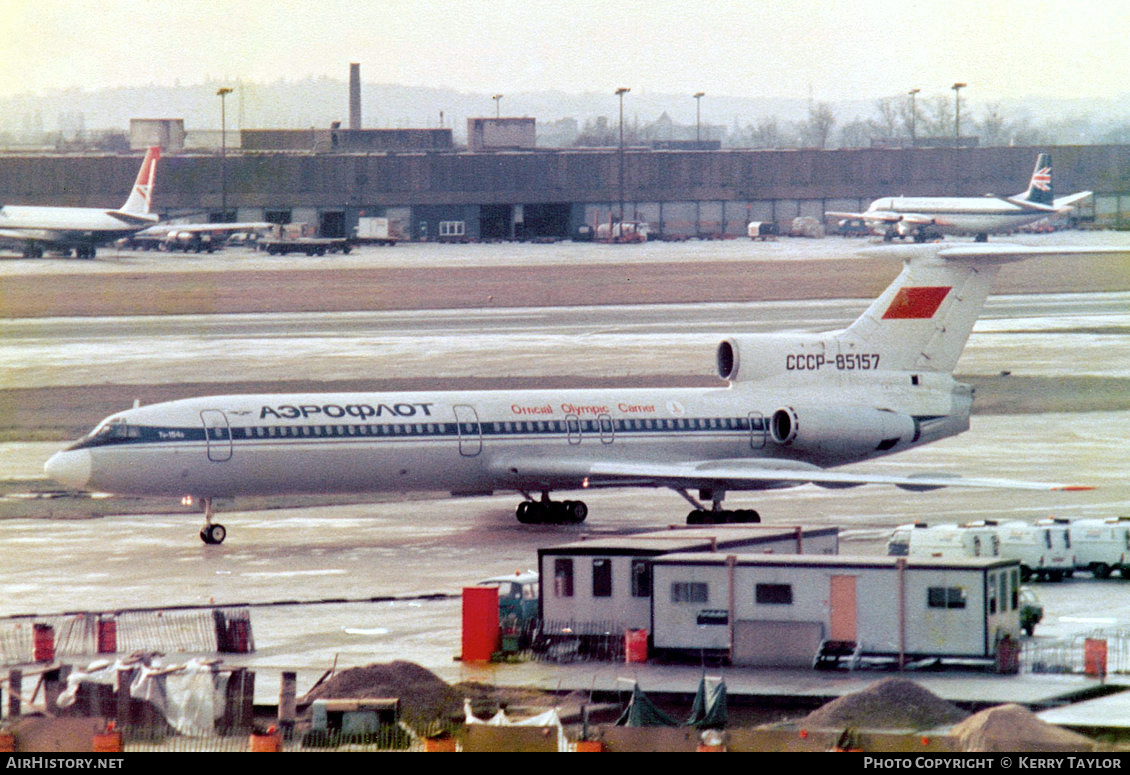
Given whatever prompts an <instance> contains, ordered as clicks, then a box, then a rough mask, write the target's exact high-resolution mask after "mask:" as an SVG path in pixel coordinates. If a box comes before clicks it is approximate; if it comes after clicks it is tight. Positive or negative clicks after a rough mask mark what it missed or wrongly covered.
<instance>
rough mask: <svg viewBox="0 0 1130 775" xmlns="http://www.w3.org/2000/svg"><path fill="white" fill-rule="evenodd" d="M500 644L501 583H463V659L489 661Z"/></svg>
mask: <svg viewBox="0 0 1130 775" xmlns="http://www.w3.org/2000/svg"><path fill="white" fill-rule="evenodd" d="M498 646H499V628H498V587H464V588H463V661H464V662H489V661H490V658H491V655H492V654H494V652H496V651H498Z"/></svg>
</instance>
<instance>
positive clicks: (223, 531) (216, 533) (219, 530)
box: [200, 523, 228, 546]
mask: <svg viewBox="0 0 1130 775" xmlns="http://www.w3.org/2000/svg"><path fill="white" fill-rule="evenodd" d="M227 537H228V531H227V528H225V527H224V526H223V525H221V524H219V523H214V524H211V525H205V526H204V527H202V528H200V540H201V541H203V542H204V543H206V544H208V545H209V546H215V545H218V544H222V543H223V542H224V539H225V538H227Z"/></svg>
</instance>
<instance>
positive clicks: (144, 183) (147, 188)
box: [119, 145, 161, 215]
mask: <svg viewBox="0 0 1130 775" xmlns="http://www.w3.org/2000/svg"><path fill="white" fill-rule="evenodd" d="M160 158H161V148H160V147H159V146H156V145H154V146H152V147H150V148H149V151H148V152H147V153H146V154H145V160H144V161H142V162H141V169H139V170H138V171H137V180H136V181H135V182H134V184H133V190H132V191H130V194H129V198H128V199H126V202H125V204H123V205H122V208H121V210H120V211H119V212H121V213H125V214H128V215H148V214H149V211H150V206H151V205H152V203H153V183H154V181H155V180H156V179H157V160H158V159H160Z"/></svg>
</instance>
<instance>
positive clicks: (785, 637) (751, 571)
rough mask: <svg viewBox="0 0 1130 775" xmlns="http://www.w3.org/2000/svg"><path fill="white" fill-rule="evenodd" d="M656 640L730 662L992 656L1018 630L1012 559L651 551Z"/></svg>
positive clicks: (659, 648) (656, 646)
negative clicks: (835, 652)
mask: <svg viewBox="0 0 1130 775" xmlns="http://www.w3.org/2000/svg"><path fill="white" fill-rule="evenodd" d="M652 571H653V585H654V590H655V592H654V596H653V612H652V648H653V650H654V651H655V652H660V653H662V652H669V653H679V652H682V653H685V654H687V655H691V656H698V655H704V654H709V655H712V656H715V657H722V658H725V659H728V660H729V661H730V662H731V663H732V664H739V665H754V666H766V667H768V666H775V667H810V666H813V665H814V664H816V659H817V656H818V655H820V654H821V653H822V649H824V648H825V647H826V646H827V644H828V643H835V644H838V645H840V646H842V647H844V649H845V653H847V654H851V655H852V656H853V657H855V658H884V659H888V658H894V659H902V660H913V659H922V658H941V659H947V658H948V659H962V660H973V659H976V660H982V659H996V658H997V655H998V650H999V648H1000V646H999V644H1000V642H1001V640H1002V639H1003V638H1004V637H1005V636H1006V635H1007V636H1008V637H1009V639H1010V641H1011V643H1013V644H1015V643H1017V642H1018V640H1019V636H1020V615H1019V608H1020V567H1019V563H1018V562H1017V561H1016V560H1006V559H1002V558H968V559H941V558H934V557H923V558H916V557H909V558H903V557H871V556H868V557H848V556H837V557H824V556H815V555H812V556H809V555H803V556H802V555H794V556H788V555H768V556H766V555H750V554H729V555H724V554H670V555H665V556H663V557H658V558H656V559H655V560H654V562H653V568H652Z"/></svg>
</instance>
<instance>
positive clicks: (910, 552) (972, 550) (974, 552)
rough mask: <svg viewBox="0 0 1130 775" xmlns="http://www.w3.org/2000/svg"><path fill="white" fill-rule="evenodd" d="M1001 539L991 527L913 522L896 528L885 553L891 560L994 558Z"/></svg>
mask: <svg viewBox="0 0 1130 775" xmlns="http://www.w3.org/2000/svg"><path fill="white" fill-rule="evenodd" d="M1000 553H1001V552H1000V539H999V538H998V537H997V532H996V529H995V527H993V526H992V525H986V524H984V523H980V524H968V525H953V524H945V525H928V524H927V523H925V522H913V523H910V524H906V525H899V526H898V527H896V528H895V530H894V532H893V533H892V534H891V538H890V540H889V541H888V542H887V554H888V555H890V556H894V557H945V558H958V557H997V556H999V555H1000Z"/></svg>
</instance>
